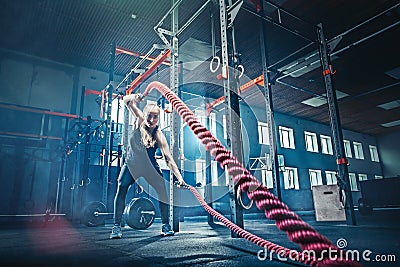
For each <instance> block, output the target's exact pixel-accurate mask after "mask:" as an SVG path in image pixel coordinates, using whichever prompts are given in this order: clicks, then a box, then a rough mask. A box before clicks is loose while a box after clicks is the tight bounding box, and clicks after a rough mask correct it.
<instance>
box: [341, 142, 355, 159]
mask: <svg viewBox="0 0 400 267" xmlns="http://www.w3.org/2000/svg"><path fill="white" fill-rule="evenodd" d="M343 145H344V153H345V154H346V158H352V157H353V155H352V154H351V145H350V141H349V140H343Z"/></svg>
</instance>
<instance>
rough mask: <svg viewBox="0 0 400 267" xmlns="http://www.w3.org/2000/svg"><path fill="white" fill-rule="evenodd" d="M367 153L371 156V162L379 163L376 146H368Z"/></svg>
mask: <svg viewBox="0 0 400 267" xmlns="http://www.w3.org/2000/svg"><path fill="white" fill-rule="evenodd" d="M369 153H370V154H371V160H372V161H375V162H379V156H378V148H377V147H376V146H371V145H370V146H369Z"/></svg>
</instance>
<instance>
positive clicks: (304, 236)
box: [143, 82, 361, 266]
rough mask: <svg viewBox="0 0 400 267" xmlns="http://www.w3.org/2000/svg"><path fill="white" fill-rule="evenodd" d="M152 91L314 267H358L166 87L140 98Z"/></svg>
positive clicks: (157, 84) (159, 86)
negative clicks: (311, 255)
mask: <svg viewBox="0 0 400 267" xmlns="http://www.w3.org/2000/svg"><path fill="white" fill-rule="evenodd" d="M154 88H155V89H157V90H158V91H159V92H160V93H161V94H162V95H163V96H164V97H165V98H166V99H167V100H168V101H169V102H170V103H171V104H172V107H173V108H174V109H175V110H176V111H177V112H178V114H179V115H180V116H181V117H182V118H183V120H184V121H185V122H186V124H187V125H188V126H189V128H190V129H191V130H192V131H193V132H194V134H195V135H196V136H197V137H198V138H199V139H200V140H201V142H202V143H203V144H204V145H205V147H206V149H207V150H208V151H210V154H211V155H212V156H214V157H215V160H216V161H218V162H219V163H220V165H221V167H222V168H224V167H227V171H228V174H229V175H232V179H233V181H234V183H235V184H237V185H238V186H240V189H241V190H242V191H245V192H247V196H248V197H249V199H250V200H254V201H255V203H256V206H257V208H258V209H259V210H263V211H264V213H265V215H266V217H267V218H268V219H271V220H275V223H276V226H277V227H278V229H279V230H281V231H285V232H286V234H287V236H288V238H289V239H290V240H291V241H292V242H294V243H298V244H300V248H301V249H302V250H303V251H312V252H313V253H314V254H315V256H316V258H315V259H317V260H318V262H317V264H316V265H317V266H361V265H360V264H359V263H358V262H355V261H352V260H350V259H347V258H345V257H343V256H346V255H345V253H343V251H341V250H340V249H339V248H337V247H336V246H334V245H333V244H332V243H331V242H330V241H329V239H328V238H326V237H325V236H322V235H320V234H319V233H318V232H317V231H316V230H315V229H314V228H313V227H312V226H311V225H309V224H307V223H306V222H304V221H303V220H302V219H301V218H300V217H299V216H298V215H297V214H295V213H294V212H293V211H291V210H290V209H289V207H288V206H287V205H285V204H284V203H282V202H281V201H280V200H279V199H278V198H277V197H276V196H275V195H273V194H272V193H271V192H269V190H268V189H267V188H266V187H264V186H263V185H262V184H261V183H260V182H259V181H258V180H257V179H256V178H255V177H254V176H252V175H251V173H250V172H249V171H248V170H247V169H246V168H244V167H243V165H242V164H241V163H240V162H239V161H238V159H237V158H236V157H235V156H233V155H232V153H231V152H230V151H229V150H227V149H226V148H225V147H224V146H223V145H222V144H221V143H220V142H219V141H218V140H217V139H216V138H215V137H214V136H213V135H212V134H211V132H209V131H208V130H207V129H206V128H205V127H204V126H203V125H202V124H201V123H199V122H198V121H197V119H196V117H195V115H194V113H193V112H192V111H191V110H190V109H189V108H188V107H187V106H186V105H185V103H183V101H182V100H181V99H180V98H179V97H177V96H176V95H175V94H174V93H173V92H172V91H171V90H170V89H169V88H168V87H167V86H166V85H164V84H162V83H160V82H151V83H150V84H149V85H148V86H147V87H146V90H145V92H144V93H143V95H144V96H146V95H147V94H148V93H149V92H150V91H151V90H152V89H154ZM192 192H193V191H192ZM232 227H233V228H235V227H234V226H232ZM236 227H237V226H236ZM328 252H329V253H328Z"/></svg>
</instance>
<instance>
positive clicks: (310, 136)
mask: <svg viewBox="0 0 400 267" xmlns="http://www.w3.org/2000/svg"><path fill="white" fill-rule="evenodd" d="M304 138H305V140H306V150H307V151H309V152H318V143H317V134H316V133H311V132H304Z"/></svg>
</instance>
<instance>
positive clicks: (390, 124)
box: [381, 120, 400, 127]
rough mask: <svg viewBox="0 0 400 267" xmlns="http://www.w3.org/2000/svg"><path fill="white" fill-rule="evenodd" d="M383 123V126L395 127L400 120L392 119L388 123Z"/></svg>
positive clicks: (399, 123)
mask: <svg viewBox="0 0 400 267" xmlns="http://www.w3.org/2000/svg"><path fill="white" fill-rule="evenodd" d="M381 125H382V126H383V127H394V126H398V125H400V120H397V121H391V122H387V123H382V124H381Z"/></svg>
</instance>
